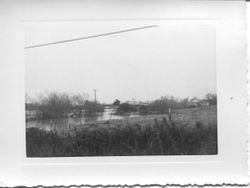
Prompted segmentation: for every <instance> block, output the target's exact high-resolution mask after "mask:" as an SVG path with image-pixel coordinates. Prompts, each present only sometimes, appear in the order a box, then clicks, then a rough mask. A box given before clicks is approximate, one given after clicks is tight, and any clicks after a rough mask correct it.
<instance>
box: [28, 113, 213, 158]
mask: <svg viewBox="0 0 250 188" xmlns="http://www.w3.org/2000/svg"><path fill="white" fill-rule="evenodd" d="M26 143H27V145H26V146H27V156H28V157H68V156H135V155H205V154H217V125H216V123H215V124H209V125H206V126H204V124H203V123H202V122H200V121H196V122H195V126H194V127H190V126H188V125H187V126H178V122H169V121H167V120H166V119H164V118H163V119H161V120H157V119H155V120H154V121H153V122H150V123H146V124H143V125H142V124H140V123H132V122H129V121H128V122H127V123H126V126H120V125H117V126H111V127H108V128H107V126H106V125H105V126H95V127H92V128H89V127H83V128H81V130H78V131H75V132H74V134H70V133H68V134H65V135H59V134H58V133H57V132H46V131H43V130H40V129H37V128H29V129H27V130H26Z"/></svg>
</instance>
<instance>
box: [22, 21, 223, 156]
mask: <svg viewBox="0 0 250 188" xmlns="http://www.w3.org/2000/svg"><path fill="white" fill-rule="evenodd" d="M215 51H216V50H215V27H213V26H209V25H173V24H166V23H165V22H164V21H161V22H159V21H158V22H157V21H156V22H154V21H148V22H147V21H142V22H140V23H138V22H132V21H131V23H130V22H128V21H126V22H125V21H124V23H123V22H112V21H102V22H100V21H95V22H86V24H85V25H83V26H79V27H70V26H69V27H30V28H27V30H26V46H25V57H26V60H25V61H26V69H25V70H26V73H25V74H26V78H25V81H26V99H25V111H26V112H25V113H26V154H27V157H84V156H93V157H94V156H152V155H166V156H167V155H216V154H217V153H218V149H217V147H218V143H217V93H216V58H215V57H216V53H215Z"/></svg>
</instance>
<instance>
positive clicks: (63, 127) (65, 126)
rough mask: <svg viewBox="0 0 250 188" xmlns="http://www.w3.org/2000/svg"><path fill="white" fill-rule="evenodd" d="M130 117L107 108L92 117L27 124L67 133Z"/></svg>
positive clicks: (27, 123)
mask: <svg viewBox="0 0 250 188" xmlns="http://www.w3.org/2000/svg"><path fill="white" fill-rule="evenodd" d="M134 116H138V115H129V117H134ZM126 117H128V116H124V115H115V114H114V109H112V108H105V110H104V112H103V113H95V114H92V115H91V116H90V115H88V116H86V115H85V116H81V117H66V118H57V119H46V120H31V121H27V122H26V128H31V127H36V128H39V129H43V130H46V131H58V132H65V131H68V130H71V129H74V127H76V126H79V125H82V126H84V124H86V123H94V122H97V121H108V120H113V119H124V118H126Z"/></svg>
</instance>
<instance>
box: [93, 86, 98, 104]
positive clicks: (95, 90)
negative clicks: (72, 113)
mask: <svg viewBox="0 0 250 188" xmlns="http://www.w3.org/2000/svg"><path fill="white" fill-rule="evenodd" d="M97 91H98V90H97V89H94V99H95V103H96V102H97V100H96V92H97Z"/></svg>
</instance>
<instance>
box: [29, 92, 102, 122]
mask: <svg viewBox="0 0 250 188" xmlns="http://www.w3.org/2000/svg"><path fill="white" fill-rule="evenodd" d="M27 98H28V96H26V105H25V106H26V110H37V111H39V112H40V113H39V115H40V116H41V118H58V117H64V116H76V115H82V113H88V114H91V113H96V112H103V111H104V105H102V104H100V103H99V102H98V101H90V100H88V97H87V96H86V95H84V94H82V95H81V94H78V95H69V94H66V93H57V92H51V93H48V94H46V95H40V96H39V97H38V99H37V100H33V101H31V102H28V101H27Z"/></svg>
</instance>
